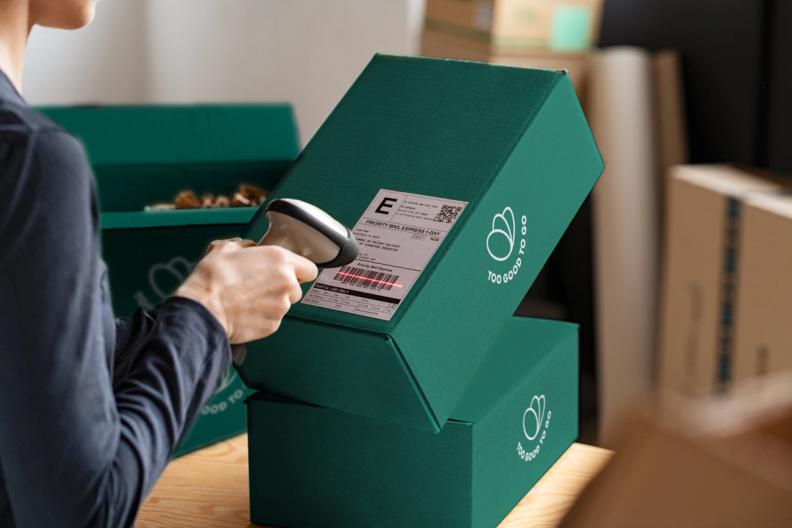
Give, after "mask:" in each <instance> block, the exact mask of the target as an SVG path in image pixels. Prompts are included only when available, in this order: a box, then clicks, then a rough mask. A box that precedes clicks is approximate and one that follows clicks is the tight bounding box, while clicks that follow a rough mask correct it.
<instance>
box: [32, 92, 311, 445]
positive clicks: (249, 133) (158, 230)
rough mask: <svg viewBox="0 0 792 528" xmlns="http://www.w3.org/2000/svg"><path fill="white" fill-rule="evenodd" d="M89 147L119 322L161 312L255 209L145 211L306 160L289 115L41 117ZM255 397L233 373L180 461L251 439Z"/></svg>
mask: <svg viewBox="0 0 792 528" xmlns="http://www.w3.org/2000/svg"><path fill="white" fill-rule="evenodd" d="M42 110H43V111H44V113H45V114H47V115H48V116H49V117H50V118H51V119H52V120H54V121H55V122H57V123H59V124H60V125H61V126H63V127H64V128H65V129H67V130H69V131H70V132H71V133H73V134H74V135H76V136H77V137H79V138H80V139H81V140H82V141H83V143H84V144H85V146H86V149H87V151H88V155H89V158H90V160H91V164H92V166H93V170H94V173H95V176H96V180H97V192H98V198H99V205H100V211H101V213H100V225H101V229H102V252H103V256H104V259H105V262H106V263H107V266H108V270H109V277H110V287H111V291H112V295H113V308H114V310H115V314H116V316H118V317H122V316H128V315H130V314H131V313H132V312H134V311H135V310H136V309H137V308H138V307H144V308H147V309H151V308H154V307H156V306H157V305H158V304H159V303H160V302H161V301H162V300H163V299H165V297H167V296H168V295H170V293H171V292H172V291H173V290H174V289H175V288H176V286H178V285H179V284H180V283H181V282H182V281H183V280H184V278H186V276H187V275H188V274H189V273H190V270H191V269H192V267H193V265H194V263H195V262H196V261H197V260H198V259H199V258H200V257H201V256H202V255H203V253H204V251H205V249H206V246H207V244H208V243H209V242H211V241H212V240H215V239H219V238H227V237H231V236H239V234H240V233H241V232H242V231H243V230H244V227H245V226H246V225H247V223H248V222H249V221H250V219H251V217H252V216H253V214H254V212H255V210H256V208H254V207H252V208H233V209H213V210H184V211H146V212H144V211H143V207H144V206H145V205H148V204H152V203H157V202H167V201H170V200H172V199H173V197H174V196H175V195H176V193H178V192H179V191H182V190H185V189H193V190H194V191H196V192H197V193H199V194H200V193H203V192H213V193H227V194H228V193H231V192H233V191H234V190H235V189H236V187H237V185H238V184H239V183H241V182H245V183H252V184H256V185H259V186H261V187H264V188H267V189H272V188H273V187H274V186H275V185H276V184H277V183H278V181H279V180H280V178H281V176H282V175H283V174H284V172H285V171H286V169H287V167H288V166H289V165H290V164H291V163H292V162H293V160H294V158H295V157H296V156H297V153H298V143H297V132H296V127H295V123H294V117H293V115H292V111H291V107H290V106H288V105H202V106H105V107H90V106H89V107H50V108H44V109H42ZM247 394H248V391H247V390H246V389H245V387H244V385H243V384H242V382H241V381H240V380H239V378H238V377H237V376H236V374H235V372H234V371H233V369H231V370H229V372H228V374H227V375H226V376H225V377H224V379H223V380H222V382H221V383H220V385H219V386H218V389H217V392H216V394H215V396H214V397H213V398H212V399H211V400H210V401H209V402H208V403H207V405H206V406H205V407H204V408H203V409H201V414H200V416H199V418H198V420H197V421H196V423H195V424H194V426H193V428H192V430H191V431H190V433H189V434H188V436H187V437H186V438H185V439H184V441H183V442H182V443H181V445H180V446H179V448H178V450H177V452H176V454H183V453H186V452H188V451H192V450H194V449H197V448H199V447H203V446H205V445H208V444H210V443H213V442H215V441H218V440H221V439H224V438H227V437H229V436H233V435H235V434H238V433H241V432H243V431H244V430H245V410H244V406H243V405H242V402H243V400H244V398H245V397H246V396H247Z"/></svg>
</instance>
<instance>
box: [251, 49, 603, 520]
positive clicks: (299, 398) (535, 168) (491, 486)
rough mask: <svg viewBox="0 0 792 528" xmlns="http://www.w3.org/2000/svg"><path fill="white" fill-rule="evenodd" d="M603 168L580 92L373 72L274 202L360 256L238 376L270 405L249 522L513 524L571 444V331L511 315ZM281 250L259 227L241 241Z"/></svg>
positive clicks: (418, 64) (522, 76)
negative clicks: (313, 220) (350, 238)
mask: <svg viewBox="0 0 792 528" xmlns="http://www.w3.org/2000/svg"><path fill="white" fill-rule="evenodd" d="M602 169H603V164H602V160H601V158H600V155H599V152H598V150H597V147H596V145H595V142H594V140H593V138H592V137H591V133H590V130H589V127H588V124H587V122H586V119H585V117H584V115H583V112H582V110H581V108H580V105H579V103H578V101H577V98H576V96H575V93H574V90H573V88H572V85H571V82H570V81H569V78H568V76H567V75H566V73H565V72H559V71H551V70H529V69H521V68H508V67H502V66H493V65H487V64H479V63H471V62H461V61H448V60H433V59H422V58H404V57H389V56H375V57H374V59H373V60H372V61H371V62H370V63H369V65H368V66H367V67H366V69H365V70H364V71H363V73H362V74H361V75H360V77H359V78H358V79H357V80H356V81H355V83H354V84H353V85H352V87H351V88H350V89H349V91H348V92H347V94H346V95H345V96H344V98H343V99H342V100H341V102H340V103H339V104H338V106H337V107H336V108H335V109H334V110H333V112H332V113H331V115H330V116H329V117H328V119H327V120H326V122H325V123H324V125H323V126H322V127H321V128H320V129H319V131H318V132H317V133H316V135H315V136H314V138H313V139H312V140H311V142H310V143H309V145H308V146H307V147H306V148H305V150H304V151H303V152H302V153H301V155H300V156H299V158H298V159H297V161H296V162H295V164H294V165H293V166H292V168H291V169H290V170H289V173H288V174H287V175H286V177H285V178H284V180H283V181H282V183H281V185H279V186H278V188H277V189H276V190H275V192H274V195H273V197H291V198H298V199H302V200H305V201H308V202H311V203H314V204H316V205H317V206H319V207H320V208H322V209H324V210H326V211H327V212H329V213H330V214H331V215H332V216H334V217H336V218H338V219H339V220H341V221H342V222H343V223H345V224H346V225H348V226H350V227H352V228H353V231H354V232H355V235H356V237H357V238H358V241H359V243H360V246H361V254H360V256H359V258H358V259H357V260H356V261H355V262H354V263H352V264H351V265H349V266H347V267H344V268H340V269H339V268H336V269H330V270H327V269H326V270H323V271H322V273H321V274H320V276H319V277H318V279H317V280H316V281H315V282H314V283H313V284H311V285H308V286H306V287H305V295H304V297H303V300H302V301H301V302H300V303H299V304H297V305H295V306H293V307H292V309H291V310H290V312H289V314H288V315H287V317H286V318H285V319H284V321H283V323H282V325H281V327H280V329H279V331H278V332H277V333H276V334H274V335H273V336H271V337H269V338H267V339H265V340H262V341H260V342H256V343H251V344H248V346H247V348H248V351H247V355H246V357H245V359H244V361H243V362H242V363H241V364H240V365H238V367H237V369H238V372H239V373H240V376H241V377H242V379H243V380H244V382H245V384H246V385H248V386H249V387H250V388H253V389H256V390H258V391H260V393H259V394H257V395H255V396H253V397H252V398H251V399H250V400H249V408H248V426H249V431H250V438H249V445H250V448H249V449H250V475H251V492H250V497H251V518H252V520H253V522H257V523H265V524H277V525H285V526H311V525H320V524H330V525H343V526H347V525H359V526H365V525H378V526H405V525H409V526H417V525H421V526H423V525H425V526H437V525H443V526H491V525H493V524H494V523H495V522H496V521H497V520H498V519H500V518H502V517H503V516H504V515H505V514H506V513H507V512H508V511H509V510H510V509H511V507H512V506H513V505H514V504H515V503H516V502H517V500H518V499H519V497H521V496H522V495H524V494H525V492H526V491H527V490H528V489H529V488H530V486H531V485H532V484H533V483H534V482H535V481H536V479H537V478H538V477H539V476H540V475H541V474H542V473H543V472H544V471H545V470H546V469H547V468H548V467H549V466H550V464H552V462H553V461H554V460H555V459H556V458H557V457H558V456H559V455H560V453H562V452H563V450H564V449H566V447H567V446H568V445H569V444H570V443H571V442H572V441H573V439H574V437H575V436H576V423H577V408H576V404H575V402H576V389H575V387H576V383H577V381H576V380H577V360H576V343H577V341H576V330H575V329H574V327H570V326H569V325H565V324H562V323H547V322H539V321H524V320H523V321H517V320H513V319H512V314H513V312H514V310H515V308H516V307H517V305H518V303H519V302H520V300H521V299H522V297H523V295H524V294H525V292H526V291H527V290H528V289H529V287H530V285H531V283H532V282H533V281H534V279H535V277H536V275H537V273H538V272H539V270H540V269H541V267H542V266H543V265H544V263H545V261H546V259H547V258H548V256H549V255H550V253H551V251H552V250H553V248H554V247H555V245H556V243H557V242H558V240H559V238H560V237H561V235H562V234H563V232H564V231H565V229H566V228H567V226H568V224H569V222H570V221H571V219H572V218H573V216H574V215H575V213H576V211H577V210H578V208H579V207H580V205H581V203H582V202H583V200H584V199H585V197H586V196H587V194H588V193H589V191H590V190H591V188H592V186H593V185H594V183H595V182H596V180H597V178H598V177H599V175H600V173H601V172H602ZM266 229H267V220H266V216H265V215H264V214H263V212H261V211H260V213H259V214H257V215H256V216H255V217H254V218H253V220H252V221H251V224H250V226H249V228H248V230H247V234H248V236H249V237H250V238H256V237H260V236H261V235H262V234H263V233H264V232H265V230H266ZM499 336H500V338H499ZM496 339H499V341H497V342H496ZM542 395H545V397H544V398H542ZM534 396H536V399H535V400H534ZM298 402H303V403H298ZM545 406H546V407H547V410H548V413H547V415H546V416H543V417H542V418H540V419H537V420H536V421H535V425H536V428H535V429H536V430H535V431H529V430H528V429H527V428H526V429H525V430H523V426H522V419H523V418H524V417H525V416H526V415H531V412H533V413H534V414H536V415H543V414H544V412H543V410H544V409H545ZM529 409H532V411H530V412H529ZM550 412H552V416H553V418H552V423H550V416H551V414H550ZM531 416H533V415H531ZM539 429H541V431H539V432H538V433H537V431H538V430H539ZM536 434H539V435H542V436H541V438H544V440H539V442H542V443H541V444H537V443H536V439H537V438H539V437H538V436H536ZM521 435H522V436H521ZM517 462H521V464H519V463H517Z"/></svg>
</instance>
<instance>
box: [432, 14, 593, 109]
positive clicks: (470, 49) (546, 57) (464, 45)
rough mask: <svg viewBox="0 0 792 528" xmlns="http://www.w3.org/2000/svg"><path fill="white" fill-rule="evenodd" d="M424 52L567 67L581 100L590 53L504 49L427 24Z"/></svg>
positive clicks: (494, 62)
mask: <svg viewBox="0 0 792 528" xmlns="http://www.w3.org/2000/svg"><path fill="white" fill-rule="evenodd" d="M421 55H425V56H427V57H437V58H447V59H464V60H472V61H479V62H489V63H492V64H501V65H504V66H519V67H524V68H545V69H554V70H567V72H569V78H570V79H572V84H574V85H575V91H576V92H577V94H578V97H579V98H580V99H581V100H582V99H583V95H584V93H585V80H586V73H587V71H588V55H587V54H586V53H583V52H568V53H560V52H552V51H548V50H542V49H529V50H502V49H499V48H498V47H496V46H494V45H492V44H491V43H489V42H487V41H484V40H477V39H470V38H465V37H464V36H460V35H458V34H455V33H452V32H447V31H440V30H436V29H432V28H429V27H427V28H426V29H424V32H423V35H422V36H421Z"/></svg>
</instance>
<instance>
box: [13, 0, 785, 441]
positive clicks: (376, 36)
mask: <svg viewBox="0 0 792 528" xmlns="http://www.w3.org/2000/svg"><path fill="white" fill-rule="evenodd" d="M790 24H792V3H790V2H788V1H784V0H751V1H746V0H717V1H715V0H696V1H695V2H692V1H690V0H365V1H364V0H334V1H333V2H320V1H311V0H288V1H287V0H236V1H235V2H217V1H211V0H158V1H153V0H111V1H105V2H101V3H100V5H99V8H98V14H97V19H96V21H95V22H94V24H93V25H92V26H91V27H89V28H88V29H86V30H82V31H79V32H77V33H67V32H63V31H57V30H45V29H41V28H37V29H35V30H34V32H33V35H32V38H31V41H30V55H29V62H28V63H27V65H26V72H25V81H24V83H25V84H24V92H25V95H26V97H27V98H28V100H29V101H30V102H32V103H34V104H97V103H165V102H180V103H185V102H286V103H290V104H292V105H293V107H294V111H295V113H296V117H297V125H298V130H299V139H300V143H301V145H302V146H304V145H305V143H306V142H307V141H309V140H310V138H311V136H312V135H313V134H314V132H315V131H316V129H317V128H318V127H319V125H320V124H321V123H322V121H323V120H324V119H325V117H326V116H327V115H328V113H329V112H330V110H331V109H332V108H333V106H334V105H335V103H336V102H337V101H338V100H339V98H340V97H341V96H342V95H343V93H344V92H345V90H346V89H347V87H348V86H349V85H350V84H351V82H352V81H353V80H354V78H355V77H356V76H357V75H358V73H359V72H360V70H361V69H362V68H363V66H364V65H365V64H366V63H367V62H368V61H369V59H370V58H371V56H372V54H374V53H375V52H384V53H391V54H405V55H427V56H436V57H451V58H459V59H472V60H480V61H489V62H493V63H498V64H509V65H515V66H536V67H551V68H565V69H567V70H568V71H569V72H570V75H571V77H572V79H573V81H574V83H575V86H576V89H577V90H578V93H579V96H580V98H581V101H582V102H583V105H584V110H585V112H586V114H587V116H588V118H589V120H590V123H591V126H592V129H593V131H594V134H595V137H596V139H597V141H598V144H599V146H600V148H601V150H602V153H603V157H604V158H605V162H606V165H607V169H606V172H605V174H604V175H603V178H602V180H601V182H600V183H599V184H598V185H597V187H596V189H595V192H594V193H593V195H592V197H591V199H590V200H589V202H587V203H586V204H585V206H584V207H583V208H582V210H581V211H580V213H579V214H578V217H577V218H576V219H575V221H574V222H573V224H572V225H571V226H570V228H569V230H568V232H567V234H566V235H565V237H564V239H563V240H562V242H561V244H560V245H559V247H558V248H557V250H556V252H555V253H554V255H553V256H552V258H551V259H550V261H549V262H548V264H547V266H546V267H545V269H544V270H543V272H542V273H541V275H540V277H539V279H538V280H537V281H536V283H535V284H534V286H533V288H532V289H531V291H530V292H527V295H526V298H525V300H524V302H523V303H522V304H521V306H520V307H519V309H518V310H517V313H518V314H521V315H532V316H540V317H547V318H558V319H564V320H570V321H575V322H578V323H580V324H581V358H580V359H581V386H580V387H581V391H580V403H581V440H582V441H585V442H588V443H594V444H599V445H603V446H612V445H614V440H613V439H614V438H615V437H616V432H617V431H618V430H619V428H620V424H621V423H623V421H624V419H625V417H626V416H628V415H629V414H630V413H631V412H632V408H633V406H634V405H635V404H636V402H639V401H643V400H645V399H647V398H650V397H652V395H654V394H656V393H658V392H659V391H658V389H659V390H662V391H670V392H674V393H677V394H680V395H683V396H687V397H697V398H698V397H716V398H718V397H723V396H727V395H730V394H731V393H732V392H733V391H734V390H736V389H735V388H736V387H738V386H739V385H741V384H743V383H748V382H749V381H751V380H753V381H755V380H757V379H762V378H769V377H772V376H773V375H774V374H778V373H782V372H784V371H785V370H789V369H792V324H790V323H792V272H791V271H792V198H790V197H789V196H788V193H786V192H785V189H786V188H788V187H789V186H790V185H792V179H790V176H789V175H792V144H791V140H790V138H792V132H791V130H790V124H789V123H791V122H792V98H790V94H792V67H791V66H790V61H791V60H792V33H791V32H789V31H788V30H786V28H788V27H789V25H790ZM785 175H786V176H785Z"/></svg>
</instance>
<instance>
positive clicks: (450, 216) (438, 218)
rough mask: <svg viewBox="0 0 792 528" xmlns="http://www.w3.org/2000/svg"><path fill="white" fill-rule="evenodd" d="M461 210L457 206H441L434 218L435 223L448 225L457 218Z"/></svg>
mask: <svg viewBox="0 0 792 528" xmlns="http://www.w3.org/2000/svg"><path fill="white" fill-rule="evenodd" d="M461 210H462V207H460V206H457V205H441V206H440V212H439V213H437V215H435V217H434V221H435V222H443V223H445V224H450V223H451V222H453V221H454V220H456V217H457V216H459V212H460V211H461Z"/></svg>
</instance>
